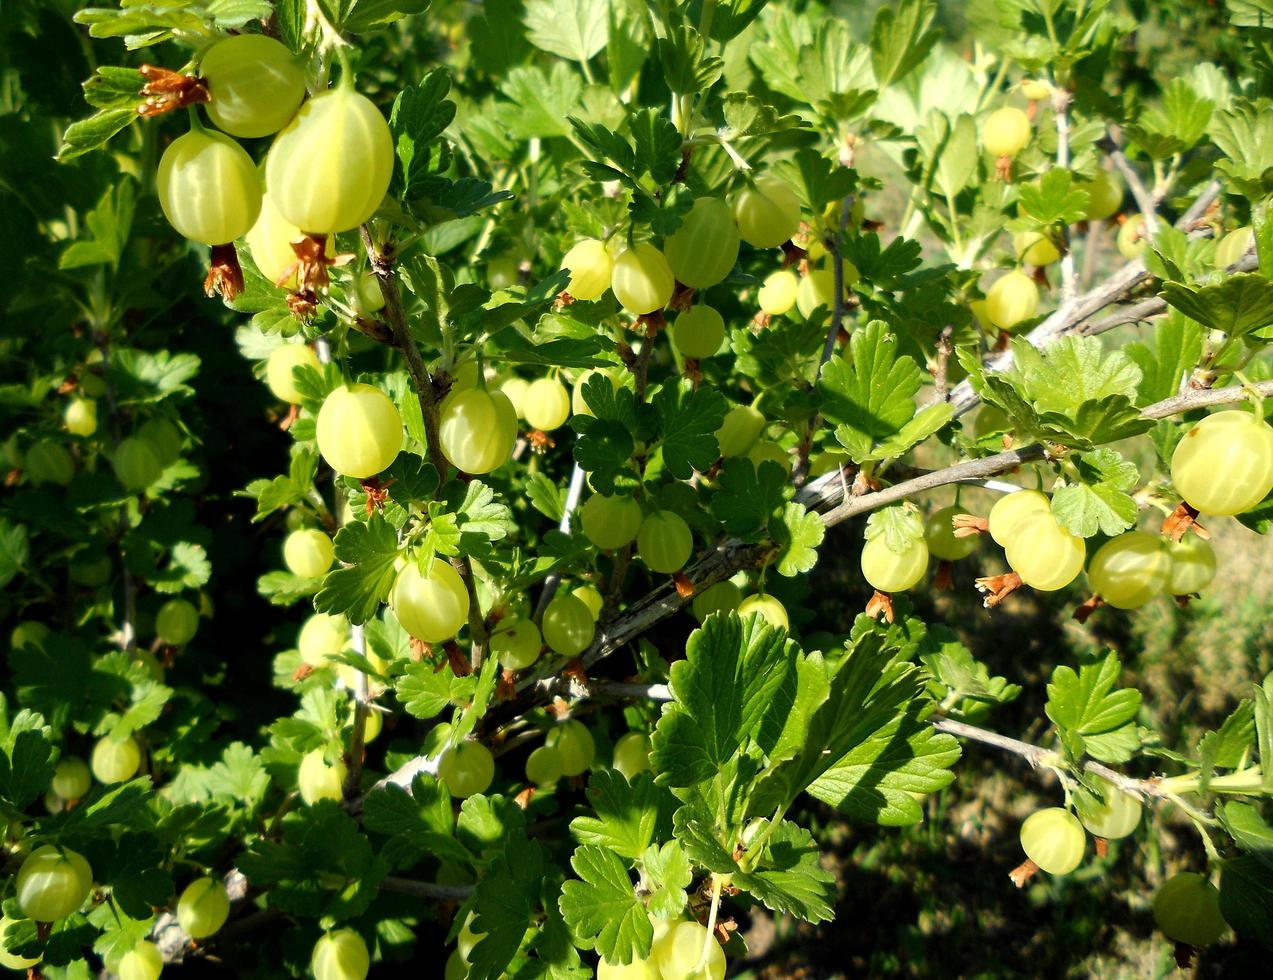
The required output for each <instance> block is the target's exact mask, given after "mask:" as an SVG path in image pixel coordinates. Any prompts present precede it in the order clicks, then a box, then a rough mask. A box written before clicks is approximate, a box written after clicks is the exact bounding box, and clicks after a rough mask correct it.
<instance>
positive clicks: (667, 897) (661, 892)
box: [640, 840, 694, 919]
mask: <svg viewBox="0 0 1273 980" xmlns="http://www.w3.org/2000/svg"><path fill="white" fill-rule="evenodd" d="M640 857H641V868H642V870H643V871H644V873H645V880H646V883H647V885H648V886H649V889H650V894H649V898H648V900H647V902H648V908H649V910H650V914H651V915H657V916H659V917H660V918H664V919H670V918H672V917H673V916H676V915H679V914H680V913H681V910H682V909H684V908H685V902H686V899H687V896H686V894H685V890H686V889H687V888H689V886H690V882H692V881H693V880H694V869H693V867H692V865H691V864H690V861H689V858H688V857H687V856H686V854H685V851H684V849H683V848H682V847H681V845H680V844H679V843H677V842H676V841H674V840H672V841H668V842H667V843H666V844H664V845H663V846H662V847H660V846H659V845H658V844H651V845H650V846H649V847H647V848H646V849H645V852H644V853H643V854H642V855H641V856H640Z"/></svg>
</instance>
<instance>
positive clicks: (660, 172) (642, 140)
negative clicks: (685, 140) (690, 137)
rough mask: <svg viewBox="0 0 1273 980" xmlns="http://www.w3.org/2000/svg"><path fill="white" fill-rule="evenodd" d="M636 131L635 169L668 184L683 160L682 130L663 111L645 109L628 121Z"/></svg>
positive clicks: (634, 147)
mask: <svg viewBox="0 0 1273 980" xmlns="http://www.w3.org/2000/svg"><path fill="white" fill-rule="evenodd" d="M628 128H629V129H630V130H631V131H632V145H633V171H634V173H635V174H636V176H638V177H640V176H643V175H645V174H648V175H649V177H650V179H651V180H653V181H654V182H655V183H656V184H660V185H661V184H666V183H668V182H670V181H671V179H672V177H673V176H674V175H675V173H676V168H677V166H678V165H679V164H680V162H681V134H680V133H678V132H677V131H676V127H675V126H673V125H672V122H671V120H669V119H668V118H667V117H666V116H664V114H663V113H662V112H655V111H654V110H653V109H641V110H639V111H638V112H636V113H634V114H633V116H632V118H631V119H630V120H629V121H628Z"/></svg>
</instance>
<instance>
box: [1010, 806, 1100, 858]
mask: <svg viewBox="0 0 1273 980" xmlns="http://www.w3.org/2000/svg"><path fill="white" fill-rule="evenodd" d="M1086 847H1087V835H1086V834H1085V833H1084V832H1083V825H1082V824H1081V823H1079V819H1078V817H1076V816H1075V815H1074V814H1072V813H1071V812H1070V811H1069V810H1066V809H1065V808H1063V807H1059V806H1051V807H1046V808H1045V809H1042V810H1036V811H1035V812H1034V813H1032V814H1030V815H1029V816H1028V817H1026V818H1025V822H1024V823H1023V824H1022V825H1021V849H1022V850H1023V851H1025V856H1026V857H1028V858H1029V859H1030V860H1031V861H1033V862H1034V863H1035V865H1037V866H1038V867H1039V869H1040V870H1042V871H1046V872H1047V873H1048V874H1050V875H1067V874H1069V873H1070V872H1071V871H1073V870H1074V869H1075V868H1077V867H1078V866H1079V863H1080V862H1081V861H1082V860H1083V852H1084V850H1085V849H1086Z"/></svg>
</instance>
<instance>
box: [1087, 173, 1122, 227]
mask: <svg viewBox="0 0 1273 980" xmlns="http://www.w3.org/2000/svg"><path fill="white" fill-rule="evenodd" d="M1082 187H1083V189H1084V190H1086V191H1087V194H1088V198H1087V211H1086V214H1085V216H1086V218H1087V220H1088V221H1102V220H1104V219H1105V218H1108V217H1110V216H1111V215H1114V214H1117V213H1118V209H1119V208H1121V207H1122V206H1123V185H1122V184H1121V183H1119V180H1118V178H1117V177H1115V176H1114V175H1113V174H1111V173H1110V172H1109V171H1108V170H1102V171H1100V173H1098V174H1097V175H1096V177H1095V178H1094V179H1093V180H1092V181H1091V182H1090V183H1088V184H1085V185H1082Z"/></svg>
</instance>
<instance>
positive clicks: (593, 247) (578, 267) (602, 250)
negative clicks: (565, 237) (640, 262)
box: [561, 238, 614, 301]
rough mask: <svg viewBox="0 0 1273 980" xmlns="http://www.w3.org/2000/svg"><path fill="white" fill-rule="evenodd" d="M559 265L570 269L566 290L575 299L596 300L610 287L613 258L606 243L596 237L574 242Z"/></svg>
mask: <svg viewBox="0 0 1273 980" xmlns="http://www.w3.org/2000/svg"><path fill="white" fill-rule="evenodd" d="M561 267H562V268H563V269H569V270H570V281H569V282H567V283H566V292H568V293H570V295H571V296H573V297H574V298H575V299H582V300H587V301H591V300H597V299H600V298H601V297H602V296H603V295H604V294H605V291H606V290H607V289H609V288H610V279H611V277H612V276H613V274H614V259H613V258H611V256H610V250H609V249H608V248H606V243H605V242H603V241H599V240H598V239H596V238H585V239H584V240H583V241H579V242H575V244H574V245H572V246H571V247H570V251H568V252H567V253H566V254H565V255H563V256H562V259H561Z"/></svg>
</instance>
